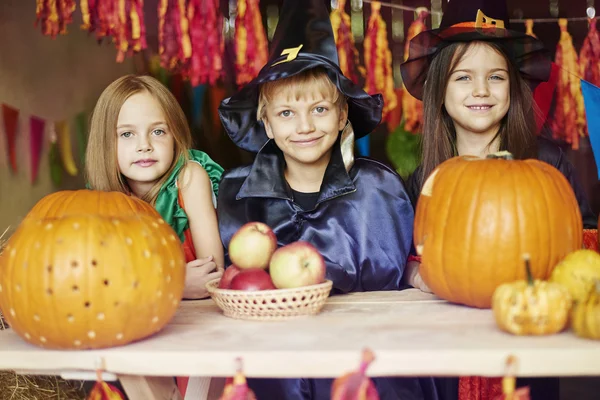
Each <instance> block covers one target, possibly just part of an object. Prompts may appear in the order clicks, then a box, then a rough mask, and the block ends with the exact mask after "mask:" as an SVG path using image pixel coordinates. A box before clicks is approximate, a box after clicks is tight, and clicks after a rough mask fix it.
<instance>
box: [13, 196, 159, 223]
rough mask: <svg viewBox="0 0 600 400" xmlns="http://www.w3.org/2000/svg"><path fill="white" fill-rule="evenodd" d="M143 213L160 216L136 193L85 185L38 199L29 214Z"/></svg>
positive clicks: (119, 214) (113, 214)
mask: <svg viewBox="0 0 600 400" xmlns="http://www.w3.org/2000/svg"><path fill="white" fill-rule="evenodd" d="M139 213H143V214H149V215H154V216H159V214H158V211H156V209H155V208H154V207H152V205H150V204H148V203H146V202H145V201H143V200H140V199H138V198H136V197H133V196H128V195H126V194H124V193H121V192H104V191H100V190H85V189H84V190H62V191H59V192H55V193H51V194H49V195H47V196H45V197H43V198H42V199H41V200H40V201H38V202H37V203H36V205H35V206H33V208H32V209H31V210H30V211H29V213H27V216H26V217H25V218H26V219H36V218H58V217H64V216H67V215H81V214H97V215H103V216H106V217H119V216H129V215H136V214H139Z"/></svg>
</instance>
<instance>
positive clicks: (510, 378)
mask: <svg viewBox="0 0 600 400" xmlns="http://www.w3.org/2000/svg"><path fill="white" fill-rule="evenodd" d="M516 370H517V359H516V358H515V357H514V356H509V357H508V360H507V362H506V373H505V375H504V377H503V378H502V394H501V395H499V396H497V397H494V398H493V400H530V399H531V397H530V396H529V387H528V386H526V387H523V388H519V389H516V378H515V376H516Z"/></svg>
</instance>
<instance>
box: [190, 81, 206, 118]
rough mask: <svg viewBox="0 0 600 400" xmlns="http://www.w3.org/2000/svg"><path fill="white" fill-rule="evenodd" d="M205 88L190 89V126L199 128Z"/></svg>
mask: <svg viewBox="0 0 600 400" xmlns="http://www.w3.org/2000/svg"><path fill="white" fill-rule="evenodd" d="M206 86H207V85H198V86H194V87H193V88H192V124H193V125H194V126H199V125H200V123H201V121H202V111H203V110H202V109H203V107H204V98H205V97H206Z"/></svg>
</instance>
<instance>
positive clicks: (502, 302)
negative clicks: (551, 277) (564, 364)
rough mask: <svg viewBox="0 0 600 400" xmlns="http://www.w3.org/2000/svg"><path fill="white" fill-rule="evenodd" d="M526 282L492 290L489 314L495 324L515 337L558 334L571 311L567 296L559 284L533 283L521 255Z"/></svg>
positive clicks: (535, 281)
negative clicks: (491, 314)
mask: <svg viewBox="0 0 600 400" xmlns="http://www.w3.org/2000/svg"><path fill="white" fill-rule="evenodd" d="M524 258H525V269H526V272H527V280H526V281H523V280H520V281H516V282H512V283H505V284H502V285H500V286H498V287H497V288H496V290H495V291H494V295H493V297H492V310H493V312H494V317H495V319H496V324H497V325H498V327H499V328H500V329H502V330H503V331H506V332H509V333H512V334H515V335H549V334H554V333H557V332H560V331H562V330H563V329H564V328H565V326H566V325H567V321H568V317H569V311H570V309H571V304H572V300H571V295H570V294H569V291H568V290H567V289H566V288H565V287H563V286H562V285H560V284H557V283H551V282H547V281H541V280H534V279H533V277H532V275H531V269H530V266H529V256H528V255H525V257H524Z"/></svg>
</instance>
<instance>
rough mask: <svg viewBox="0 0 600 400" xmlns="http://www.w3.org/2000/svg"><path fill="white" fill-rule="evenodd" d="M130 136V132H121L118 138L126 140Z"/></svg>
mask: <svg viewBox="0 0 600 400" xmlns="http://www.w3.org/2000/svg"><path fill="white" fill-rule="evenodd" d="M131 135H133V133H131V132H123V133H121V135H120V136H121V137H124V138H128V137H131Z"/></svg>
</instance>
